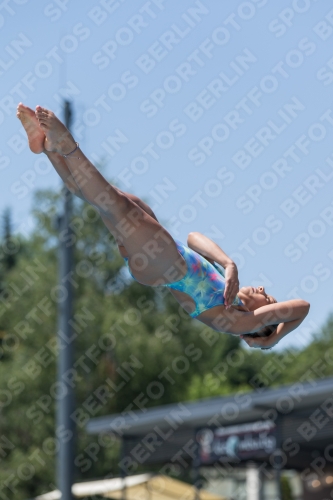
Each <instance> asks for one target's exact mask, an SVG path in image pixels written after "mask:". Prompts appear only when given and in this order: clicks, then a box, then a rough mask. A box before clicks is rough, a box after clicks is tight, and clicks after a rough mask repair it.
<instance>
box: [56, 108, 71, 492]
mask: <svg viewBox="0 0 333 500" xmlns="http://www.w3.org/2000/svg"><path fill="white" fill-rule="evenodd" d="M64 118H65V125H66V127H67V128H68V129H70V125H71V118H72V111H71V105H70V102H68V101H65V103H64ZM63 193H64V200H63V201H64V203H63V213H62V214H61V215H60V216H59V218H58V229H59V295H60V296H59V309H58V343H59V347H60V349H59V355H58V385H59V392H60V396H59V400H58V405H57V419H56V422H57V433H58V437H59V445H60V447H59V451H58V456H57V485H58V489H59V490H60V492H61V500H73V496H72V484H73V480H74V432H75V425H74V421H73V420H72V419H71V418H70V415H71V414H72V413H73V411H74V391H73V388H72V387H70V385H69V384H65V383H64V374H65V373H66V372H67V371H68V370H69V369H71V368H72V367H73V358H74V346H73V341H72V340H71V339H72V327H71V323H72V321H71V320H72V316H73V288H72V285H71V281H72V280H71V279H68V277H69V276H70V273H71V271H72V268H73V245H72V244H71V243H69V242H71V241H72V229H71V227H70V220H71V215H72V194H71V193H70V191H69V190H68V189H67V187H66V186H65V185H64V186H63ZM69 437H70V439H69Z"/></svg>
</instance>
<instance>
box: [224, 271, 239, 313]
mask: <svg viewBox="0 0 333 500" xmlns="http://www.w3.org/2000/svg"><path fill="white" fill-rule="evenodd" d="M238 291H239V281H238V269H237V266H236V264H235V263H234V262H232V263H231V264H228V265H227V266H226V267H225V289H224V305H225V307H226V308H227V309H228V308H229V307H230V306H231V305H232V303H233V301H234V300H235V297H236V295H237V293H238Z"/></svg>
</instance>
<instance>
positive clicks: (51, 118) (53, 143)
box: [36, 106, 76, 154]
mask: <svg viewBox="0 0 333 500" xmlns="http://www.w3.org/2000/svg"><path fill="white" fill-rule="evenodd" d="M36 118H37V120H38V123H39V125H40V127H41V128H42V130H43V132H44V134H45V136H46V138H45V142H44V148H45V149H46V151H53V152H55V153H60V154H68V153H70V152H71V151H73V149H74V148H75V146H76V143H75V141H74V139H73V137H72V135H71V133H70V132H69V130H68V129H67V128H66V127H65V125H64V124H63V123H61V121H60V120H59V119H58V118H57V117H56V115H55V114H54V113H53V112H52V111H49V110H48V109H46V108H42V107H41V106H36Z"/></svg>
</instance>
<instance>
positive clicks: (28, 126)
mask: <svg viewBox="0 0 333 500" xmlns="http://www.w3.org/2000/svg"><path fill="white" fill-rule="evenodd" d="M16 116H17V118H18V119H19V120H20V121H21V123H22V125H23V127H24V130H25V131H26V133H27V136H28V141H29V148H30V149H31V151H32V152H33V153H36V154H39V153H42V152H43V151H44V140H45V134H44V132H43V130H42V129H41V128H40V126H39V123H38V120H37V118H36V116H35V113H34V111H33V110H32V109H30V108H28V106H25V105H24V104H22V103H21V102H20V104H19V105H18V106H17V111H16Z"/></svg>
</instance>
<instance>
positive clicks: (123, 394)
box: [0, 191, 332, 500]
mask: <svg viewBox="0 0 333 500" xmlns="http://www.w3.org/2000/svg"><path fill="white" fill-rule="evenodd" d="M59 209H60V198H59V195H57V194H56V193H54V192H53V191H42V192H38V193H36V195H35V202H34V209H33V216H34V217H35V221H36V225H35V229H34V230H33V232H32V233H31V235H30V236H29V237H28V238H25V239H24V238H22V237H21V238H18V239H16V245H17V248H16V252H15V253H13V260H12V261H11V262H10V263H9V261H7V267H6V272H5V273H3V290H2V291H1V294H0V324H1V329H2V331H3V343H2V346H1V348H0V356H1V359H0V361H1V362H0V460H1V467H0V499H1V500H2V499H5V500H7V499H8V500H12V499H15V500H23V499H26V498H31V497H33V496H36V495H37V494H40V493H42V492H45V491H49V490H51V489H54V488H55V456H56V451H57V449H58V446H59V440H60V439H61V438H62V437H63V436H64V433H63V430H61V429H57V430H56V432H55V426H56V423H55V410H56V404H57V402H58V401H59V400H60V399H61V397H62V396H61V395H62V394H64V392H65V391H66V387H67V386H68V385H69V384H71V385H72V386H73V387H74V388H75V398H76V410H75V412H74V413H73V415H72V418H73V420H74V421H75V422H76V425H77V435H76V443H77V452H76V460H75V463H76V476H77V477H76V480H81V479H83V478H85V479H86V478H89V477H91V478H92V477H103V476H105V475H110V474H111V475H112V474H115V475H118V474H119V470H118V466H117V460H118V456H119V455H118V453H119V440H117V439H116V438H112V437H109V438H103V439H101V438H100V437H99V438H98V437H96V436H88V435H87V434H86V432H85V426H86V423H87V421H88V420H89V419H90V418H93V417H97V416H103V415H108V414H110V413H118V412H129V411H132V410H139V411H144V408H145V407H147V408H148V407H152V406H157V405H163V404H168V403H174V402H178V401H184V400H188V399H192V400H193V399H198V398H205V397H211V396H217V395H223V394H227V393H230V392H237V391H248V390H251V389H253V387H254V383H253V379H254V377H256V375H257V373H258V372H261V371H262V370H263V369H264V367H265V366H266V365H267V363H271V362H272V360H273V359H277V355H275V354H274V353H262V352H261V351H256V350H253V351H250V350H249V349H244V348H243V347H242V345H241V344H240V341H239V339H238V338H236V337H232V336H230V335H220V334H218V333H216V332H214V331H213V330H211V329H209V328H207V327H205V326H204V325H202V324H200V323H199V322H195V321H193V320H192V319H191V318H190V317H189V316H188V315H186V314H185V313H184V312H183V311H182V309H181V308H180V307H179V305H178V304H177V303H176V302H175V300H174V299H173V297H172V296H171V295H170V294H167V292H166V290H165V289H162V290H160V289H154V288H150V287H144V286H142V285H140V284H138V283H137V282H134V281H133V280H132V279H130V277H129V273H128V272H127V270H126V267H125V266H124V261H123V260H122V259H121V257H120V256H119V253H118V251H117V249H116V246H115V243H114V241H113V239H112V237H111V236H110V234H109V233H108V231H107V230H106V228H105V227H104V225H103V224H102V222H101V221H100V218H99V216H98V214H97V213H96V211H95V210H94V209H93V208H92V207H90V206H88V205H86V204H84V203H83V202H81V201H80V200H77V199H76V200H75V204H74V215H73V220H72V227H73V231H74V234H75V238H74V239H75V241H74V242H73V243H74V244H75V269H74V272H73V274H72V275H71V276H70V279H71V280H72V283H73V286H74V295H75V311H74V322H73V324H72V327H73V338H72V339H70V340H68V341H71V342H74V345H75V363H74V369H73V370H72V372H71V373H70V375H68V376H67V377H66V380H63V381H62V384H60V385H59V384H58V383H57V375H56V374H57V356H58V352H59V349H60V348H61V343H60V344H59V342H58V341H57V311H58V306H59V303H60V302H61V300H62V299H61V293H60V292H59V288H58V287H57V285H58V252H57V245H58V243H57V242H58V237H57V232H56V229H55V226H56V225H55V217H56V214H57V213H58V212H59ZM7 217H8V216H7ZM7 220H8V221H9V220H10V218H9V217H8V219H7ZM6 227H7V230H6V231H7V232H6V233H5V234H4V236H3V240H2V244H4V243H5V244H6V241H7V242H8V241H9V239H10V238H12V236H11V230H10V223H7V226H6ZM63 237H65V238H66V235H63ZM6 238H7V240H6ZM13 263H14V264H15V265H14V264H13ZM331 326H332V325H330V326H329V329H328V332H327V333H325V335H324V336H323V339H322V340H320V342H321V344H320V342H319V341H318V347H316V349H318V351H317V353H318V355H319V352H320V349H321V348H322V347H323V346H326V345H327V344H328V342H329V341H330V340H329V339H330V336H331V335H332V328H331ZM64 341H65V340H64V339H63V342H64ZM316 345H317V344H316ZM305 351H306V350H305ZM302 355H303V353H300V354H299V357H301V356H302ZM274 356H275V357H274ZM305 357H306V356H305ZM300 359H301V358H300ZM302 362H303V361H302ZM304 364H305V359H304V363H303V365H304ZM293 370H294V372H292V373H293V375H292V376H295V377H297V376H298V372H297V369H296V368H295V367H293ZM284 377H286V375H285V374H281V373H280V372H279V375H278V377H276V378H275V379H270V378H267V380H265V381H264V382H263V384H264V385H272V384H274V383H279V382H280V381H282V380H284ZM290 380H291V379H290Z"/></svg>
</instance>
